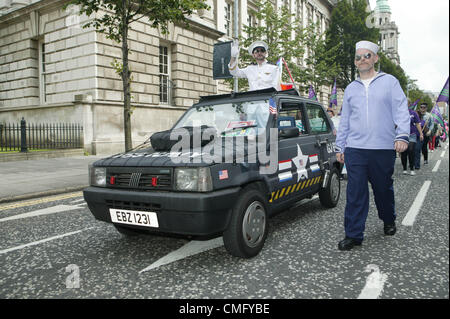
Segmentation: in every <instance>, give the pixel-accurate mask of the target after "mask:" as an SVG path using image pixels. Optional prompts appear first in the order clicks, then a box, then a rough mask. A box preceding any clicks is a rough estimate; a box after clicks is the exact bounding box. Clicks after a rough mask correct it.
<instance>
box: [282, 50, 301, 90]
mask: <svg viewBox="0 0 450 319" xmlns="http://www.w3.org/2000/svg"><path fill="white" fill-rule="evenodd" d="M281 59H282V60H283V64H284V67H285V68H286V70H287V71H288V74H289V77H290V78H291V81H292V84H293V85H294V89H295V90H296V91H297V93H298V95H300V92H299V91H298V89H297V86H296V85H295V81H294V78H293V77H292V74H291V71H290V70H289V67H288V65H287V63H286V61H285V60H284V58H283V57H282V58H281Z"/></svg>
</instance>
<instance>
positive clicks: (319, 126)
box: [306, 104, 330, 134]
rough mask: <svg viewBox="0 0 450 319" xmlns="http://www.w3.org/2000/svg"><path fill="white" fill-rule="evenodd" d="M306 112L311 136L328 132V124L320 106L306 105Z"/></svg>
mask: <svg viewBox="0 0 450 319" xmlns="http://www.w3.org/2000/svg"><path fill="white" fill-rule="evenodd" d="M306 112H307V114H308V120H309V126H310V127H311V133H312V134H319V133H327V132H330V124H329V123H328V120H327V116H326V114H325V111H324V110H323V108H322V107H321V106H320V105H316V104H306Z"/></svg>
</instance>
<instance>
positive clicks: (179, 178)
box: [175, 167, 212, 192]
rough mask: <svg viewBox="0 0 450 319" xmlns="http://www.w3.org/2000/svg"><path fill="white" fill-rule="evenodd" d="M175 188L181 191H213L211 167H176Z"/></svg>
mask: <svg viewBox="0 0 450 319" xmlns="http://www.w3.org/2000/svg"><path fill="white" fill-rule="evenodd" d="M175 188H176V189H177V190H180V191H191V192H209V191H212V179H211V171H210V169H209V167H199V168H176V169H175Z"/></svg>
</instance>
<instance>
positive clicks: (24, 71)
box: [0, 0, 334, 154]
mask: <svg viewBox="0 0 450 319" xmlns="http://www.w3.org/2000/svg"><path fill="white" fill-rule="evenodd" d="M65 3H67V1H65V0H0V123H9V122H18V121H19V120H20V119H21V118H22V117H24V118H25V119H26V120H27V121H28V122H31V123H60V122H66V123H81V124H83V126H84V145H85V149H86V150H87V151H88V152H89V153H91V154H112V153H115V152H120V151H123V148H124V146H123V145H124V133H123V102H122V101H123V93H122V82H121V78H120V76H119V75H118V74H117V73H116V72H115V69H114V67H113V64H114V61H115V60H118V61H120V58H121V49H120V44H118V43H115V42H113V41H111V40H109V39H107V38H106V36H105V35H103V34H100V33H97V32H96V31H95V30H94V29H83V28H81V26H82V25H83V24H84V23H85V22H86V21H88V19H89V17H86V16H79V15H78V11H77V9H76V8H75V7H68V8H67V9H64V8H63V5H64V4H65ZM207 3H208V4H209V6H210V7H211V10H200V11H199V12H197V13H196V14H194V15H193V16H191V17H189V22H190V28H189V29H186V28H183V27H181V26H178V25H171V26H170V32H169V34H168V35H163V34H161V33H160V32H159V31H158V30H157V29H154V28H151V27H150V25H149V23H148V22H147V21H146V20H145V19H143V20H140V21H137V22H134V23H133V25H132V30H130V32H129V47H130V50H131V54H130V56H129V58H130V68H131V70H132V72H133V74H132V84H131V91H132V108H133V114H132V128H133V129H132V139H133V144H134V145H138V144H140V143H142V142H143V141H144V140H146V139H147V138H148V137H149V136H150V135H151V134H152V133H154V132H157V131H161V130H165V129H168V128H170V127H171V126H172V125H173V124H174V123H175V122H176V121H177V119H178V118H179V116H180V115H181V114H182V113H183V112H184V111H185V110H186V109H187V108H188V107H189V106H191V105H192V104H193V103H195V102H196V101H197V100H198V99H199V97H200V96H202V95H211V94H217V93H225V92H230V90H231V88H229V87H228V86H226V85H225V84H224V83H223V82H222V81H217V80H214V79H213V76H212V58H213V47H214V43H216V42H219V41H228V40H230V39H231V37H232V35H233V34H234V32H233V29H232V28H233V23H232V17H233V1H232V0H230V1H229V0H207ZM276 5H278V6H281V5H286V6H289V7H290V8H291V11H292V12H293V13H295V14H298V15H301V16H302V17H303V21H304V23H305V24H306V23H309V22H310V21H314V22H316V21H320V25H321V28H323V30H325V29H326V28H327V26H328V23H329V17H330V15H331V10H332V8H333V5H334V1H324V0H277V2H276ZM252 10H253V11H254V10H257V8H256V7H255V4H254V3H253V2H252V1H251V0H240V1H239V30H240V31H241V30H242V27H243V25H244V24H248V23H261V22H258V21H255V18H254V16H252ZM91 18H92V17H91ZM319 98H321V99H322V101H323V102H324V103H325V104H326V103H327V99H328V95H327V96H322V97H319Z"/></svg>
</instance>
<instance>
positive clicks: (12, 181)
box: [0, 155, 105, 203]
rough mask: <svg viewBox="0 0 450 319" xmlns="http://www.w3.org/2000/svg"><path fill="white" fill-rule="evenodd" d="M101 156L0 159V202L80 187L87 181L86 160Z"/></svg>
mask: <svg viewBox="0 0 450 319" xmlns="http://www.w3.org/2000/svg"><path fill="white" fill-rule="evenodd" d="M104 157H105V155H101V156H95V155H90V156H72V157H60V158H46V159H35V160H22V161H9V162H0V203H5V202H12V201H18V200H25V199H31V198H36V197H43V196H49V195H55V194H61V193H66V192H72V191H79V190H82V189H83V188H85V187H87V186H88V185H89V181H88V179H89V172H88V166H89V164H91V163H93V162H95V161H96V160H98V159H101V158H104Z"/></svg>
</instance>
